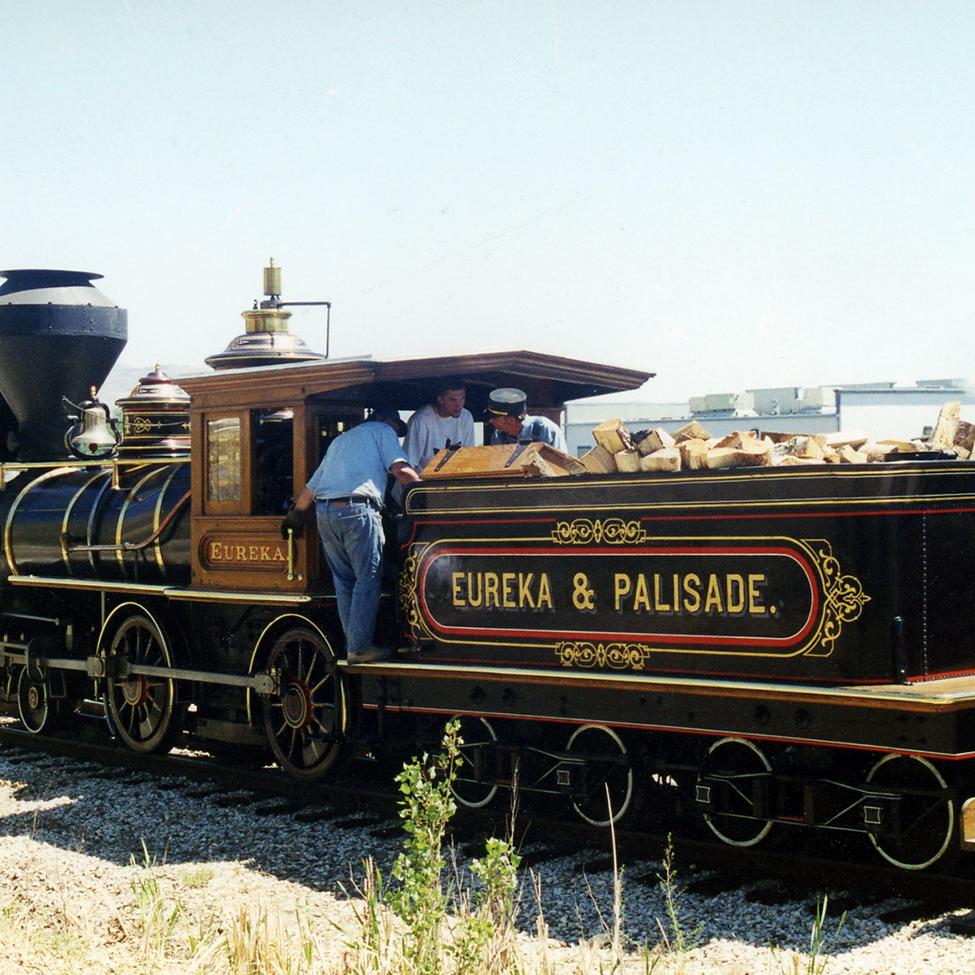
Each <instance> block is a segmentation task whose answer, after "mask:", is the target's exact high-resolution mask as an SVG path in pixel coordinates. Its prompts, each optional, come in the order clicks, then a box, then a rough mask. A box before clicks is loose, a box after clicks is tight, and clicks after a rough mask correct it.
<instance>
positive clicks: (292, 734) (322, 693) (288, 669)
mask: <svg viewBox="0 0 975 975" xmlns="http://www.w3.org/2000/svg"><path fill="white" fill-rule="evenodd" d="M267 666H268V669H269V670H270V671H272V672H276V673H277V676H278V689H277V692H276V693H275V694H273V695H271V696H270V697H268V698H265V699H264V731H265V734H266V735H267V740H268V744H269V745H270V746H271V751H272V752H273V753H274V758H275V760H276V761H277V763H278V764H279V765H280V766H281V767H282V768H283V769H284V770H285V771H286V772H287V773H288V774H289V775H292V776H295V777H296V778H300V779H317V778H319V777H320V776H323V775H325V773H326V772H328V770H329V769H330V768H332V766H333V765H334V764H335V763H336V761H337V760H338V759H339V757H340V756H341V755H342V754H343V753H344V751H345V747H344V746H345V744H346V741H345V731H346V720H347V705H346V693H345V683H344V681H343V679H342V677H341V675H340V674H339V672H338V669H337V668H336V666H335V654H334V653H333V652H332V648H331V647H330V646H329V645H328V643H327V642H326V641H325V640H324V639H323V638H322V636H321V635H320V634H319V633H318V632H316V631H315V630H313V629H312V628H311V627H305V626H298V627H294V628H292V629H290V630H287V631H285V632H284V633H283V634H281V636H280V637H278V639H277V640H276V641H275V643H274V646H273V647H272V648H271V652H270V654H269V656H268V661H267Z"/></svg>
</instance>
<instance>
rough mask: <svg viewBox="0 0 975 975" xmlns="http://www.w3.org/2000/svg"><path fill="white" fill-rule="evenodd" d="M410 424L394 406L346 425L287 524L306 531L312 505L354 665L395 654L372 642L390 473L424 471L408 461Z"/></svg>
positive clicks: (409, 479)
mask: <svg viewBox="0 0 975 975" xmlns="http://www.w3.org/2000/svg"><path fill="white" fill-rule="evenodd" d="M404 433H406V424H405V423H403V421H402V420H401V419H400V418H399V413H398V412H397V411H396V410H394V409H393V408H392V407H385V406H383V407H379V408H377V409H375V410H373V411H372V413H370V414H369V416H368V417H367V418H366V422H365V423H360V424H359V425H358V426H355V427H353V428H352V429H351V430H346V431H345V433H343V434H342V435H341V436H339V437H337V438H336V439H335V441H334V442H333V443H332V445H331V446H330V447H329V448H328V451H327V452H326V454H325V456H324V457H323V458H322V462H321V463H320V464H319V465H318V469H317V470H316V471H315V473H314V474H312V476H311V480H309V482H308V483H307V484H306V485H305V487H304V489H303V490H302V492H301V493H300V494H299V495H298V497H297V498H296V499H295V504H294V507H293V508H292V509H291V510H290V511H289V512H288V514H287V516H286V517H285V519H284V521H283V522H282V524H281V532H282V534H283V535H285V537H287V530H288V529H289V528H290V529H292V530H294V531H296V532H298V531H300V530H301V527H302V525H303V523H304V521H305V518H304V512H306V511H307V510H308V509H309V508H310V507H311V506H312V503H314V505H315V514H316V518H317V521H318V534H319V535H320V536H321V539H322V548H323V549H324V550H325V560H326V562H328V567H329V569H331V571H332V579H333V581H334V583H335V596H336V601H337V602H338V609H339V619H340V620H341V621H342V630H343V631H344V632H345V642H346V646H347V649H348V659H349V663H368V662H369V661H370V660H380V659H382V658H383V657H385V656H388V651H385V650H383V649H381V648H379V647H376V646H374V645H373V636H374V632H375V629H376V615H377V613H378V612H379V595H380V591H381V589H382V559H383V546H384V544H385V541H386V539H385V535H384V534H383V522H382V508H383V495H384V493H385V490H386V478H387V474H392V475H393V477H395V478H396V480H397V481H398V482H399V483H400V484H403V485H406V484H412V483H413V482H414V481H418V480H419V479H420V475H419V474H417V472H416V471H415V470H414V469H413V468H412V467H411V466H410V465H409V464H408V463H407V460H406V457H405V456H404V452H403V449H402V448H401V447H400V444H399V441H398V440H397V437H401V436H403V434H404Z"/></svg>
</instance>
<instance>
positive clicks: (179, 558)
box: [0, 264, 975, 870]
mask: <svg viewBox="0 0 975 975" xmlns="http://www.w3.org/2000/svg"><path fill="white" fill-rule="evenodd" d="M0 274H2V275H3V276H4V278H5V279H6V283H5V284H4V285H3V286H2V287H0V392H2V396H3V401H2V404H0V431H2V434H3V443H2V450H3V457H4V460H3V463H2V464H0V524H2V526H3V559H2V561H0V678H2V681H0V692H2V700H3V701H5V702H6V703H7V705H8V706H9V707H10V708H12V709H14V710H15V711H16V714H17V715H18V717H19V720H20V722H21V723H22V724H23V726H24V727H25V728H26V729H27V730H28V731H30V732H33V733H36V734H40V733H43V732H47V731H50V730H52V729H54V728H57V727H59V726H61V727H63V726H65V725H70V723H71V722H72V721H75V720H77V710H78V709H79V707H80V706H81V705H82V704H85V705H86V706H87V705H90V703H91V702H93V701H98V702H101V703H102V706H103V708H104V713H105V715H106V717H107V718H108V721H109V724H110V726H111V728H112V731H113V733H114V735H115V736H116V737H117V738H118V739H119V740H120V741H121V742H122V743H123V744H124V745H125V746H126V747H128V748H130V749H133V750H134V751H137V752H157V751H164V750H166V749H168V748H170V747H171V746H173V745H174V744H175V743H176V742H177V741H179V740H180V738H181V736H183V735H185V734H192V735H193V736H195V738H197V739H202V740H204V741H207V742H209V743H210V744H211V745H212V746H213V747H214V748H215V749H222V750H229V749H234V750H240V751H241V752H243V753H248V754H253V755H255V756H256V760H263V759H264V756H265V755H266V754H267V753H269V754H270V755H271V756H272V757H273V760H274V761H276V762H277V764H278V765H280V766H281V767H282V768H283V769H284V770H285V771H286V772H287V773H288V774H290V775H292V776H295V777H297V778H299V779H304V780H307V781H308V782H309V783H310V786H309V787H312V786H311V783H312V782H314V781H317V780H319V779H322V778H327V776H328V775H329V774H331V773H334V772H335V770H336V769H337V768H338V766H339V764H340V760H341V759H342V758H343V757H345V756H347V755H349V754H350V753H355V752H356V751H357V750H360V751H362V750H369V751H373V752H376V751H380V750H382V749H387V750H393V749H395V748H397V747H403V746H407V747H408V746H409V745H410V744H411V743H414V742H416V741H418V740H423V739H424V736H428V735H430V734H431V733H432V732H433V731H435V730H436V729H437V728H438V727H441V726H442V724H443V722H444V721H445V720H447V719H449V718H451V717H455V716H457V717H460V719H461V722H462V734H463V737H464V742H465V743H464V754H465V759H466V761H465V763H464V765H463V767H462V769H461V772H460V777H459V779H458V781H457V782H456V784H455V793H456V796H457V799H458V801H459V802H461V803H462V804H464V805H466V806H468V807H471V808H475V809H476V808H483V807H486V806H487V805H488V804H489V803H491V802H492V801H493V800H495V799H496V797H497V796H498V794H499V792H502V791H504V790H506V789H510V788H512V787H513V785H514V783H515V782H517V784H518V788H520V789H521V790H523V791H526V792H538V793H543V794H549V795H557V796H562V797H564V799H565V801H566V802H567V803H568V804H569V805H571V807H572V808H573V809H574V810H575V812H576V813H577V814H578V815H580V816H581V817H582V818H583V819H585V820H586V821H588V822H590V823H593V824H595V825H606V824H609V823H611V822H615V821H617V820H619V819H620V818H621V817H623V816H625V815H626V814H627V813H628V812H630V811H631V809H632V808H633V807H634V806H635V805H636V802H637V800H640V801H643V802H649V803H650V804H651V806H652V807H653V808H654V809H655V810H657V811H659V812H660V813H661V814H662V815H668V814H670V815H673V814H679V813H681V812H688V811H690V812H693V813H695V814H696V815H697V818H698V820H699V822H701V823H702V824H703V826H704V828H706V829H709V830H710V831H711V832H712V833H713V834H714V835H715V836H716V837H718V838H719V839H720V840H721V841H723V842H724V843H727V844H730V845H732V846H735V847H741V848H747V847H752V846H755V845H757V844H759V843H761V842H763V841H765V840H766V839H767V838H768V837H770V836H772V835H774V834H776V833H782V832H783V831H785V830H788V829H790V828H798V827H807V828H811V829H817V830H821V831H826V832H837V833H842V834H847V835H849V834H853V835H855V834H860V835H862V836H863V837H864V838H865V841H866V842H868V843H869V844H872V846H873V847H874V848H875V849H876V850H877V852H878V853H879V854H880V855H881V856H882V857H884V858H885V859H886V860H887V861H889V862H890V863H892V864H894V865H895V866H898V867H901V868H903V869H906V870H921V869H925V868H927V867H929V866H931V865H932V864H935V863H937V862H939V861H940V860H942V859H943V858H944V857H946V856H948V855H955V854H960V853H963V852H966V851H969V850H972V849H975V779H973V763H972V759H973V758H975V643H973V638H972V636H971V633H972V629H971V625H970V603H969V598H970V586H971V580H972V578H975V518H973V515H975V465H973V464H971V463H966V462H962V461H957V460H952V459H941V458H928V459H919V460H917V459H914V460H904V461H899V462H889V463H884V464H872V465H856V464H854V465H844V466H842V467H836V466H820V467H782V468H773V467H761V468H760V467H755V468H736V469H730V470H716V471H689V472H676V473H671V472H655V473H635V474H614V475H602V474H591V473H588V472H583V473H579V472H577V471H576V470H575V469H574V466H573V465H572V464H571V463H570V460H571V459H569V458H564V460H565V463H564V465H562V466H561V467H560V466H559V465H558V464H557V463H556V464H554V465H553V464H545V463H542V461H541V460H540V461H539V462H538V463H537V464H534V466H533V465H532V464H526V463H525V460H526V458H530V457H531V455H532V451H535V452H536V453H537V452H538V447H539V445H525V444H518V445H512V446H510V447H475V448H465V449H464V450H463V451H461V452H460V453H463V454H464V455H465V457H464V458H460V457H459V456H458V455H457V454H455V453H454V452H451V451H449V450H448V451H444V452H442V453H441V454H440V455H438V456H437V457H436V458H434V461H432V462H431V464H430V466H429V467H428V469H427V471H426V472H425V477H424V480H422V481H421V482H420V483H418V484H417V485H415V486H413V487H411V488H410V489H409V490H407V491H406V493H405V495H404V498H403V501H402V512H401V514H399V515H397V516H396V518H395V519H391V520H390V523H389V525H388V529H389V530H388V532H387V535H388V537H389V538H390V551H389V557H388V558H387V567H388V578H387V580H386V586H385V589H384V593H383V597H382V604H381V611H380V621H379V626H380V631H381V632H380V634H379V636H380V640H381V641H382V642H384V643H388V644H392V645H396V646H398V647H399V648H400V650H399V652H398V653H397V655H396V656H395V658H394V659H392V660H385V661H379V662H375V663H369V664H361V665H354V666H353V665H350V664H348V662H347V661H345V660H344V659H343V652H342V651H343V648H342V640H341V627H340V626H339V622H338V615H337V611H336V606H335V597H334V593H333V591H332V589H331V583H330V580H329V578H328V572H327V568H326V567H325V566H324V562H323V559H322V557H321V554H320V551H319V546H318V542H317V538H316V536H315V532H314V530H313V529H312V526H311V525H309V526H308V530H306V531H305V532H303V533H302V534H301V535H300V536H295V535H294V534H291V535H289V536H288V537H287V538H282V537H281V534H280V526H281V516H282V514H283V513H284V511H285V510H286V509H287V505H288V502H289V500H290V498H291V495H292V494H293V493H294V490H295V485H302V484H304V483H305V482H306V481H307V479H308V477H309V476H310V475H311V473H312V472H313V471H314V469H315V467H316V466H317V464H318V462H319V459H320V457H321V456H322V454H323V452H324V451H325V450H326V449H327V447H328V444H329V442H330V441H331V439H332V438H334V437H335V436H337V435H338V434H339V433H341V432H342V431H343V430H344V429H347V428H348V427H349V426H350V425H353V424H355V423H357V422H360V421H361V420H362V419H363V417H364V415H365V410H366V408H367V407H373V406H376V405H388V406H394V407H396V408H398V409H401V410H411V409H416V408H417V407H419V406H420V405H421V404H422V403H424V402H426V401H428V400H429V399H430V398H431V394H432V392H433V391H434V390H435V389H436V385H437V381H438V380H439V379H440V378H442V377H444V376H461V377H463V378H464V380H465V382H466V384H467V390H468V404H469V406H470V408H471V409H472V411H473V412H475V415H477V414H478V412H479V411H480V410H482V409H483V407H484V406H485V405H486V402H487V396H488V393H489V392H490V390H491V389H493V388H496V387H499V386H516V387H519V388H521V389H524V390H526V391H527V393H528V397H529V402H530V403H531V404H532V406H533V409H534V410H535V411H536V412H549V413H550V414H551V415H553V416H558V414H559V411H560V410H561V409H562V407H563V406H564V404H565V403H566V402H567V401H570V400H572V399H575V398H580V397H583V396H591V395H594V394H599V393H607V392H612V391H618V390H626V389H634V388H636V387H638V386H640V385H642V384H643V382H644V381H645V380H646V379H648V378H649V375H650V374H648V373H645V372H640V371H637V370H632V369H621V368H616V367H609V366H603V365H598V364H595V363H591V362H581V361H578V360H573V359H569V358H566V357H560V356H550V355H541V354H537V353H532V352H526V351H515V352H505V353H490V354H481V355H470V356H450V357H436V358H417V359H405V360H379V359H372V358H366V359H345V360H342V359H330V358H328V357H327V356H323V355H321V354H319V353H316V352H313V351H312V350H311V349H309V348H308V346H306V345H305V344H304V343H303V342H301V340H300V339H298V338H297V337H296V336H294V335H292V334H291V333H290V332H289V331H288V327H287V323H288V317H289V315H290V314H291V313H290V311H288V306H289V305H290V304H297V303H294V302H285V301H282V300H281V287H280V269H278V268H275V267H274V266H273V264H272V266H271V267H269V268H267V269H265V281H264V285H265V286H264V292H265V298H264V300H262V301H260V302H255V307H254V308H253V309H250V310H248V311H245V312H244V313H243V315H244V318H245V324H246V331H245V332H244V333H243V334H242V335H239V336H238V337H237V338H235V339H234V340H233V341H232V342H231V343H230V345H229V346H228V347H227V349H226V350H225V351H224V352H221V353H218V354H216V355H214V356H211V357H210V359H208V360H207V361H208V364H209V365H210V366H212V367H213V371H212V372H209V373H207V374H206V375H198V376H191V377H185V378H181V379H180V380H179V382H178V384H177V383H176V382H174V381H173V380H171V379H169V377H167V376H165V375H164V374H163V373H162V372H161V371H160V370H158V369H156V370H153V371H151V372H149V373H148V374H147V375H146V376H145V377H144V378H143V379H142V380H141V381H140V382H139V383H138V384H137V386H136V387H135V389H134V390H133V391H132V393H131V395H130V396H128V397H125V398H124V399H122V400H120V401H118V407H119V410H120V412H121V428H120V429H114V428H113V423H114V422H115V421H114V420H113V418H112V416H111V414H110V412H109V410H108V408H107V407H106V405H105V404H102V403H100V402H99V401H98V399H97V397H96V395H95V393H94V390H95V389H97V388H98V387H99V386H100V384H101V383H102V382H103V381H104V379H105V377H106V376H107V374H108V372H109V371H110V369H111V367H112V365H113V363H114V361H115V359H116V358H117V356H118V354H119V352H120V351H121V349H122V347H123V345H124V342H125V338H126V328H127V322H126V313H125V311H124V310H122V309H119V308H117V307H116V306H114V305H113V304H112V303H111V302H110V301H109V300H108V299H107V298H105V297H104V295H102V294H101V293H100V292H99V291H98V290H97V289H96V288H95V287H94V285H93V283H92V282H93V281H95V280H97V279H98V277H99V276H98V275H94V274H88V273H82V272H67V271H40V270H36V271H35V270H18V271H7V272H0ZM318 304H322V305H324V306H325V307H328V306H327V303H318ZM326 346H327V342H326ZM65 403H66V404H67V407H68V411H69V414H70V415H69V417H68V418H66V417H65V412H64V405H65ZM117 434H118V435H117ZM119 435H120V436H119ZM462 461H463V462H462ZM543 468H544V470H545V472H546V473H549V474H553V475H557V476H541V477H540V476H534V477H533V476H526V475H527V474H528V473H530V472H534V473H536V474H537V473H539V471H540V470H542V469H543Z"/></svg>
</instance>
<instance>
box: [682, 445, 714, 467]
mask: <svg viewBox="0 0 975 975" xmlns="http://www.w3.org/2000/svg"><path fill="white" fill-rule="evenodd" d="M677 449H678V450H679V451H680V462H681V466H682V467H683V468H684V469H685V470H689V471H699V470H701V468H702V467H707V457H708V444H707V441H706V440H699V439H691V440H679V441H678V442H677Z"/></svg>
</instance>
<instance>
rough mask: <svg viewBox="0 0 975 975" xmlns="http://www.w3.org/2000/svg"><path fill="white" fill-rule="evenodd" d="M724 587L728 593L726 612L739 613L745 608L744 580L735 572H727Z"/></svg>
mask: <svg viewBox="0 0 975 975" xmlns="http://www.w3.org/2000/svg"><path fill="white" fill-rule="evenodd" d="M725 589H726V591H727V594H728V603H727V609H728V612H729V613H740V612H741V611H742V610H743V609H744V608H745V580H744V579H743V578H742V577H741V576H740V575H738V574H737V573H735V572H732V573H729V575H728V576H726V577H725Z"/></svg>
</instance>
